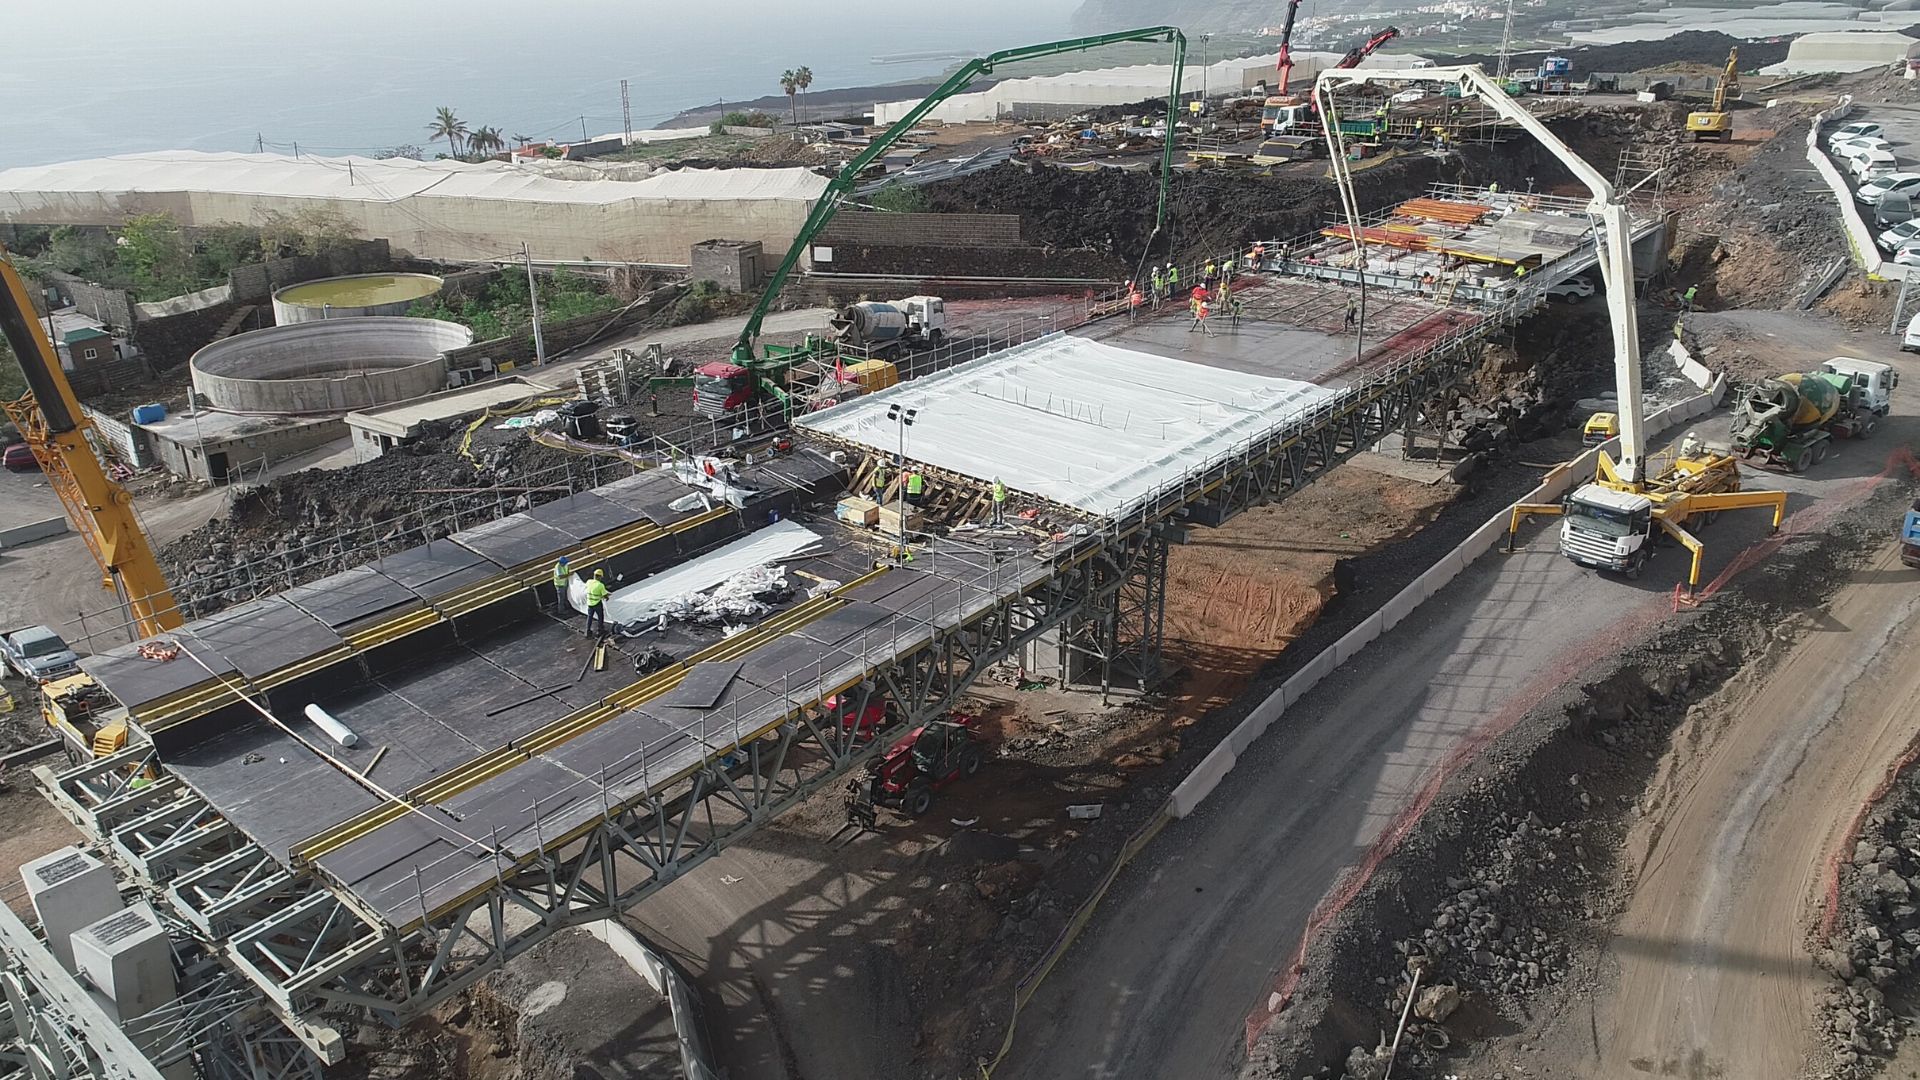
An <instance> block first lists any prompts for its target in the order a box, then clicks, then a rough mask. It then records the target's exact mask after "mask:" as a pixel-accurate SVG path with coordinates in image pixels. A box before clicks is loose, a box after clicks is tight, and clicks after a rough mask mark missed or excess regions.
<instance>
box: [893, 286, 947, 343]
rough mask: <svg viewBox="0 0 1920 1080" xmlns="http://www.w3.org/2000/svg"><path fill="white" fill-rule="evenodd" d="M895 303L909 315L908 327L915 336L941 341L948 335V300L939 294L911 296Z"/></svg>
mask: <svg viewBox="0 0 1920 1080" xmlns="http://www.w3.org/2000/svg"><path fill="white" fill-rule="evenodd" d="M894 304H895V305H896V306H897V307H899V309H900V310H901V311H903V312H905V313H906V315H907V328H908V330H909V331H910V333H911V334H912V335H913V336H917V337H919V338H921V339H923V340H926V341H935V342H937V341H939V340H940V339H942V338H944V337H946V336H947V302H946V301H945V300H942V299H941V298H939V297H937V296H909V297H907V298H906V299H905V300H896V301H894Z"/></svg>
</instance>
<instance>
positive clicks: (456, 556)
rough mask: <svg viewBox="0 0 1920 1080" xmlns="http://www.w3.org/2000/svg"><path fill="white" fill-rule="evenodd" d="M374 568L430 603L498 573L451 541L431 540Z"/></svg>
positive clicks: (391, 557)
mask: <svg viewBox="0 0 1920 1080" xmlns="http://www.w3.org/2000/svg"><path fill="white" fill-rule="evenodd" d="M373 566H374V569H376V570H378V571H380V572H381V573H383V574H385V575H387V576H388V577H390V578H392V579H393V580H395V581H397V582H399V583H400V584H402V585H404V586H406V587H407V588H409V589H412V590H413V591H414V592H415V593H416V594H418V595H419V597H420V598H421V599H422V600H429V601H431V600H435V599H437V598H439V597H442V596H445V595H447V594H448V593H450V592H453V591H454V590H455V589H461V588H465V587H466V586H468V585H472V584H475V583H476V582H481V581H485V580H486V579H488V578H490V577H493V576H495V575H497V574H498V573H499V572H500V568H499V567H497V566H495V565H493V564H492V563H491V562H488V561H487V560H486V559H483V558H481V557H480V556H479V555H477V554H475V553H473V552H472V551H469V550H468V549H466V548H463V547H461V546H460V545H459V544H456V543H454V542H453V541H451V540H433V541H430V542H428V543H425V544H422V545H420V546H419V547H416V548H408V549H407V550H405V551H402V552H399V553H397V554H394V555H388V556H387V557H385V558H383V559H380V560H378V561H376V562H375V563H374V564H373Z"/></svg>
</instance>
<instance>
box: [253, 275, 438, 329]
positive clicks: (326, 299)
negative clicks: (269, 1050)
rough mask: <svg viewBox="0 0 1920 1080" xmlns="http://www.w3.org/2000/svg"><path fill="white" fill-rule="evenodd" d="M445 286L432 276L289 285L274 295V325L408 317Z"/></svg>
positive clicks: (339, 279)
mask: <svg viewBox="0 0 1920 1080" xmlns="http://www.w3.org/2000/svg"><path fill="white" fill-rule="evenodd" d="M444 284H445V282H444V281H442V280H441V279H440V278H437V277H435V276H433V275H432V274H348V275H346V276H345V277H330V278H321V279H319V280H318V281H303V282H301V283H300V284H298V285H289V286H287V287H286V288H284V289H281V290H280V291H279V292H276V293H274V294H273V321H274V322H276V323H278V324H280V325H281V326H289V325H292V324H294V323H303V322H313V321H314V320H316V319H353V318H359V317H360V316H363V315H405V314H406V313H407V312H408V311H409V310H410V309H411V308H412V307H413V305H414V304H416V303H418V302H420V301H422V300H425V299H427V298H429V297H432V296H438V295H439V293H440V288H441V286H442V285H444Z"/></svg>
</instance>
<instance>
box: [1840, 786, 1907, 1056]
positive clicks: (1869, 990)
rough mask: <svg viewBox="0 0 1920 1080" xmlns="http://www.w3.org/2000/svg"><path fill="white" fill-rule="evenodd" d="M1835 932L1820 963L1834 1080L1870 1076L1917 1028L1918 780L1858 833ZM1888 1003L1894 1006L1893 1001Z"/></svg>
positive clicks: (1895, 793)
mask: <svg viewBox="0 0 1920 1080" xmlns="http://www.w3.org/2000/svg"><path fill="white" fill-rule="evenodd" d="M1839 916H1840V918H1839V923H1838V928H1837V929H1836V931H1835V933H1834V934H1833V935H1832V936H1831V937H1829V938H1827V940H1826V942H1825V945H1824V947H1819V946H1816V951H1815V959H1816V960H1817V961H1818V963H1819V965H1820V967H1821V968H1822V969H1824V970H1825V971H1826V972H1827V973H1828V974H1829V975H1831V976H1833V978H1834V980H1835V985H1834V986H1833V987H1832V988H1831V989H1829V990H1828V991H1827V993H1826V996H1825V997H1824V998H1823V1000H1822V1012H1823V1019H1824V1023H1823V1024H1822V1030H1823V1032H1824V1033H1825V1035H1826V1042H1827V1048H1828V1050H1829V1051H1831V1053H1832V1055H1833V1072H1832V1075H1834V1076H1841V1077H1856V1076H1865V1075H1868V1074H1869V1073H1871V1072H1873V1071H1874V1070H1875V1069H1876V1068H1877V1067H1878V1066H1879V1065H1880V1064H1881V1061H1882V1059H1884V1058H1887V1057H1890V1056H1891V1055H1892V1054H1893V1052H1894V1050H1895V1048H1896V1047H1897V1046H1898V1045H1899V1043H1900V1040H1901V1039H1902V1038H1904V1037H1905V1036H1906V1034H1907V1032H1908V1030H1909V1028H1911V1026H1912V1024H1913V1021H1912V1020H1911V1019H1909V1018H1908V1017H1907V1016H1906V1015H1902V1014H1906V1013H1910V1012H1911V1008H1910V1007H1908V1005H1907V1004H1905V1003H1906V1002H1907V1000H1908V999H1909V997H1910V995H1911V994H1912V992H1913V988H1914V985H1915V984H1914V980H1913V968H1914V964H1915V961H1916V959H1917V958H1920V777H1917V776H1915V775H1914V774H1913V773H1911V772H1909V773H1908V774H1906V775H1904V776H1903V777H1902V778H1901V779H1900V780H1899V782H1897V783H1896V784H1895V785H1894V787H1893V790H1892V791H1891V792H1889V794H1888V795H1887V797H1886V799H1884V800H1883V801H1882V802H1881V803H1880V804H1879V806H1877V807H1876V808H1875V809H1874V811H1873V812H1872V813H1871V814H1869V815H1868V816H1867V819H1866V821H1865V822H1864V823H1863V825H1862V826H1861V829H1860V838H1859V841H1858V842H1857V843H1856V844H1855V845H1854V849H1853V857H1852V858H1851V859H1850V860H1849V861H1848V863H1847V864H1846V865H1845V866H1843V867H1842V868H1841V870H1840V911H1839ZM1889 999H1892V1000H1891V1001H1890V1000H1889Z"/></svg>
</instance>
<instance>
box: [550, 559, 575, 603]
mask: <svg viewBox="0 0 1920 1080" xmlns="http://www.w3.org/2000/svg"><path fill="white" fill-rule="evenodd" d="M571 584H573V568H572V567H570V566H568V565H567V557H566V556H565V555H562V556H560V560H559V561H558V562H556V563H554V564H553V613H554V614H555V615H558V616H560V617H561V618H565V617H566V615H567V586H569V585H571Z"/></svg>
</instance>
